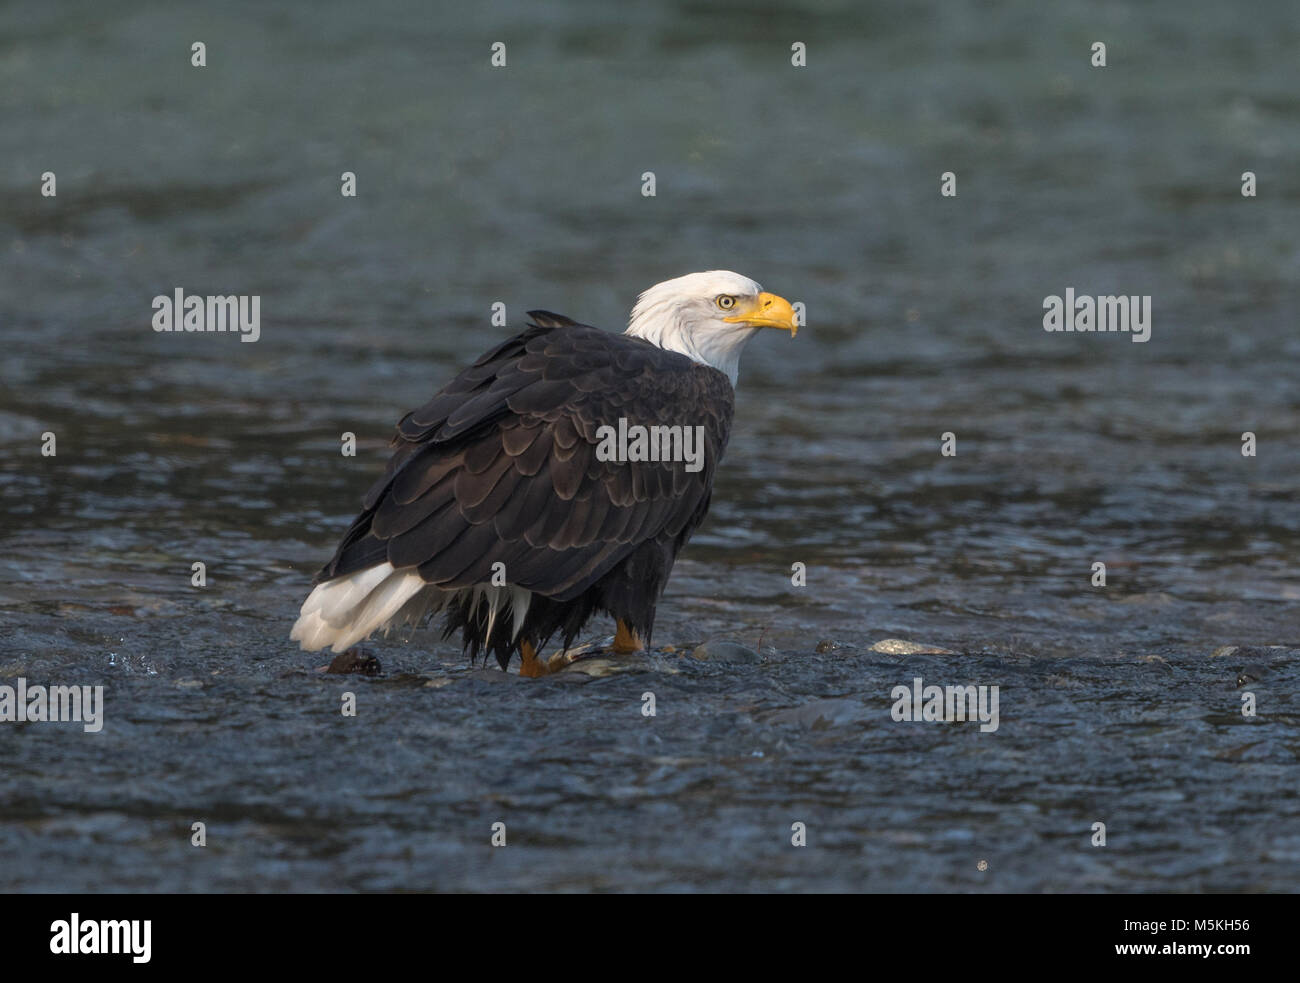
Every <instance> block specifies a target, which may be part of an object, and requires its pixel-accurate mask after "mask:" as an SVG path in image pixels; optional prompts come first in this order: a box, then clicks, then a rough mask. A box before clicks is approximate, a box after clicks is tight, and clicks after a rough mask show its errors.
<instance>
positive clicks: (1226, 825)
mask: <svg viewBox="0 0 1300 983" xmlns="http://www.w3.org/2000/svg"><path fill="white" fill-rule="evenodd" d="M1098 40H1100V41H1104V42H1105V43H1106V44H1107V60H1108V65H1107V67H1105V68H1093V67H1091V66H1090V64H1089V59H1090V49H1091V45H1092V43H1093V42H1094V41H1098ZM194 41H202V42H204V43H205V45H206V47H207V67H205V68H195V67H192V66H191V64H190V45H191V44H192V43H193V42H194ZM496 41H501V42H504V43H505V44H506V46H507V49H506V50H507V67H505V68H492V67H491V66H490V63H489V56H490V46H491V44H492V43H493V42H496ZM796 41H802V42H805V43H806V44H807V50H808V54H807V60H808V63H807V67H803V68H796V67H793V66H792V65H791V61H790V47H791V44H792V43H794V42H796ZM1298 49H1300V20H1298V19H1297V17H1296V12H1295V8H1294V5H1292V4H1289V3H1286V2H1272V3H1270V2H1261V3H1252V4H1250V5H1249V6H1248V7H1241V6H1238V5H1232V4H1215V3H1210V2H1195V3H1157V4H1123V3H1100V4H1098V3H1063V4H1052V5H1044V4H1037V3H1032V2H1005V3H994V2H987V3H969V4H939V3H928V2H925V3H916V2H907V3H905V2H895V3H881V4H872V5H870V7H869V8H864V7H863V5H860V4H854V3H850V2H842V3H832V2H827V3H813V2H806V3H798V2H795V3H783V4H761V3H760V4H754V3H725V2H724V3H699V2H679V3H665V4H662V5H647V6H636V7H632V6H630V5H615V4H601V3H596V2H571V3H548V4H526V3H522V2H511V3H505V2H497V3H482V4H473V5H469V4H466V5H463V6H457V5H450V4H428V3H414V2H377V3H372V4H365V5H354V4H341V3H324V4H322V3H285V4H273V5H272V4H261V3H222V4H203V5H200V4H174V3H134V4H122V5H117V4H113V5H104V4H97V3H89V2H87V3H78V2H66V3H63V4H59V5H41V4H34V3H11V4H7V5H4V6H2V7H0V119H2V120H3V124H4V125H3V126H0V149H2V150H3V152H2V153H0V257H2V259H0V264H2V265H0V382H2V384H3V388H2V389H0V454H2V455H3V456H2V457H0V547H2V549H0V677H3V679H0V682H12V680H13V679H15V678H17V677H19V676H22V677H25V678H27V679H28V681H29V682H32V683H37V682H51V683H81V682H85V683H102V684H104V685H105V686H106V687H107V700H108V707H107V723H106V726H105V730H104V732H103V733H102V734H99V735H84V734H82V733H81V731H80V728H77V727H75V726H73V725H50V724H13V723H10V724H4V725H0V774H2V775H3V784H2V786H0V856H3V858H4V863H3V864H0V870H2V871H3V874H0V887H4V888H5V889H9V890H58V889H68V890H80V889H92V890H99V889H125V890H148V889H155V890H177V891H184V890H284V889H298V890H340V889H376V890H426V889H452V890H496V889H556V888H558V889H572V890H590V889H599V890H659V889H663V890H701V889H728V890H751V889H781V890H808V889H817V890H860V889H868V890H954V889H956V890H1035V891H1036V890H1047V891H1051V890H1208V889H1213V890H1290V889H1294V887H1295V884H1296V880H1297V874H1300V823H1298V822H1297V819H1298V817H1300V803H1298V802H1297V795H1296V785H1295V778H1294V776H1295V766H1296V757H1297V754H1300V729H1298V728H1297V724H1298V722H1300V704H1298V703H1297V700H1296V697H1295V695H1294V694H1295V689H1296V686H1295V684H1296V681H1297V675H1298V674H1297V670H1296V667H1295V660H1294V659H1293V658H1292V657H1291V655H1289V654H1288V653H1291V652H1293V650H1294V649H1296V648H1300V630H1298V629H1297V611H1298V610H1300V604H1298V602H1300V574H1298V573H1297V570H1296V565H1295V556H1296V553H1297V546H1298V545H1300V509H1298V508H1297V505H1296V495H1295V490H1296V479H1297V469H1298V464H1300V386H1298V385H1297V377H1296V372H1295V369H1294V366H1295V363H1296V359H1297V357H1300V336H1298V335H1297V332H1296V289H1295V287H1296V282H1297V273H1300V247H1298V246H1297V241H1296V235H1295V230H1296V228H1297V204H1298V203H1300V172H1297V169H1296V167H1295V160H1296V157H1297V153H1300V128H1298V125H1297V124H1300V77H1298V76H1300V69H1298V63H1297V60H1296V57H1295V54H1296V51H1297V50H1298ZM1247 170H1251V171H1254V172H1255V173H1256V174H1257V176H1258V182H1259V195H1258V197H1256V198H1244V197H1242V195H1241V193H1240V186H1241V174H1242V172H1243V171H1247ZM45 171H53V172H55V173H56V175H57V182H58V184H57V188H58V194H57V197H54V198H45V197H42V196H41V195H40V193H39V188H40V175H41V174H42V172H45ZM344 171H352V172H355V174H356V175H357V190H358V194H357V197H355V198H344V197H342V196H340V194H339V177H340V174H341V173H342V172H344ZM645 171H653V172H654V173H655V176H656V182H657V194H656V196H655V197H653V198H645V197H643V196H642V195H641V183H642V179H641V175H642V174H643V172H645ZM945 171H952V172H954V173H955V174H956V175H957V189H958V194H957V196H956V197H955V198H945V197H942V196H941V195H940V194H939V182H940V175H941V174H942V173H943V172H945ZM713 268H729V269H736V270H738V271H740V272H742V273H745V274H747V275H750V276H752V277H754V278H755V279H757V280H759V281H760V282H761V283H762V284H763V285H764V287H765V288H767V289H769V290H772V291H775V292H777V293H780V294H782V295H784V296H786V297H789V298H790V299H791V300H798V301H802V302H803V303H804V304H806V306H807V311H808V324H807V328H806V330H804V331H801V332H800V335H799V337H798V339H796V340H795V341H793V342H791V341H790V340H789V339H787V338H778V337H760V338H758V339H757V340H756V341H755V342H754V343H753V344H751V346H750V347H749V349H748V350H747V352H746V355H745V359H744V361H743V363H742V369H741V382H740V389H739V392H738V400H737V423H736V426H735V428H734V431H733V437H732V441H731V446H730V449H729V451H728V457H727V460H726V462H725V466H724V468H723V470H722V473H721V476H720V478H719V480H718V485H717V489H716V492H715V497H714V503H715V504H714V507H713V511H712V513H711V516H710V518H709V520H708V521H707V522H706V524H705V526H704V527H703V529H702V530H701V531H700V533H699V534H698V535H697V536H696V538H695V540H694V542H693V543H692V545H691V546H690V547H689V548H688V550H687V551H686V552H685V553H684V555H683V557H682V559H681V561H680V562H679V564H678V566H677V569H676V571H675V572H674V576H673V579H672V580H671V581H670V583H669V586H668V592H667V595H666V597H665V600H664V603H663V605H661V608H660V615H659V621H658V624H657V627H656V638H655V641H656V643H658V644H661V645H672V646H676V647H678V649H679V651H678V652H675V653H667V652H665V653H661V654H658V655H655V656H653V657H652V658H650V659H649V660H646V661H645V662H643V663H638V664H635V665H634V666H632V667H631V668H630V669H629V671H625V672H618V673H614V674H613V675H609V676H606V677H597V676H590V675H583V674H579V673H573V674H570V673H566V674H563V675H562V676H561V677H557V678H555V679H548V680H544V681H541V682H539V683H531V682H527V681H519V680H517V679H514V678H508V677H505V676H502V675H501V674H499V673H498V674H494V671H488V672H484V671H481V670H476V669H471V668H470V667H469V666H467V665H466V663H465V660H464V659H463V658H462V657H461V655H460V653H459V651H458V649H457V648H456V647H455V646H454V644H452V643H447V642H442V641H441V640H440V639H439V638H438V636H437V635H436V634H435V633H433V632H425V633H421V634H417V635H416V636H414V638H413V639H411V640H409V641H405V642H404V641H400V640H391V641H387V642H384V641H381V642H377V643H376V644H375V645H373V646H371V649H372V650H373V651H374V652H375V654H376V655H377V656H378V657H379V658H380V660H381V661H382V662H383V664H384V668H385V674H384V676H382V677H380V678H378V679H374V680H368V679H360V678H356V679H353V678H348V679H340V678H339V677H322V676H319V675H317V674H316V673H315V672H314V671H313V670H314V669H315V668H316V667H317V666H319V665H320V664H322V663H323V662H324V661H325V660H324V659H322V658H320V657H319V656H312V655H307V654H304V653H302V652H300V651H299V650H298V649H297V647H296V645H294V644H292V643H290V642H289V641H288V639H287V634H288V630H289V627H290V625H291V624H292V622H293V619H294V617H295V615H296V611H297V607H298V605H299V604H300V603H301V600H302V597H303V596H304V594H305V592H306V589H307V586H308V582H309V579H310V577H311V575H312V574H313V573H314V571H315V569H316V568H317V567H318V566H319V564H320V563H321V562H322V561H323V560H324V559H326V558H327V556H328V554H329V552H330V551H331V550H332V548H333V546H334V544H335V542H336V541H337V538H338V537H339V535H340V534H341V533H342V531H343V530H344V529H345V528H346V526H347V523H348V522H349V521H350V519H351V517H352V516H353V514H354V513H355V510H356V507H357V504H358V500H359V497H360V495H361V494H362V493H363V491H364V490H365V488H366V487H367V486H368V484H369V482H370V480H371V479H372V477H373V475H374V474H375V473H376V472H377V471H378V470H379V469H380V468H381V467H382V462H383V461H384V459H385V457H386V452H385V448H386V442H387V439H388V437H389V435H390V433H391V426H392V424H393V423H395V422H396V420H397V419H399V418H400V416H401V415H402V414H403V413H404V412H405V411H406V410H407V409H409V408H411V407H413V406H415V405H418V404H419V403H420V402H422V401H423V400H424V399H426V398H427V397H428V395H429V394H431V393H432V392H433V391H434V390H436V389H437V388H438V387H439V386H441V385H442V383H443V382H445V381H446V379H447V378H448V377H449V376H450V375H451V374H452V373H453V372H454V371H455V369H456V367H457V366H459V365H462V364H464V363H466V362H467V361H470V360H472V359H473V358H474V357H476V356H477V355H478V354H479V353H480V352H482V351H483V350H485V349H486V348H487V347H489V345H491V344H492V343H493V342H494V341H495V340H496V339H498V338H499V337H501V336H502V334H503V333H505V331H504V329H501V328H493V327H492V326H491V325H490V323H489V314H490V309H491V305H492V304H493V303H495V302H498V301H500V302H503V303H505V304H506V305H507V310H508V312H509V321H510V330H513V329H518V328H519V327H521V326H522V323H523V317H524V311H526V310H527V309H529V308H534V307H543V308H548V309H551V310H555V311H561V312H564V313H567V314H569V315H570V316H573V317H575V318H577V319H579V320H583V321H586V322H588V323H593V324H598V325H601V326H605V327H608V328H611V329H616V330H621V329H622V327H623V326H624V325H625V323H626V316H627V311H628V309H629V308H630V306H631V304H632V302H633V300H634V299H635V296H636V294H637V292H639V291H640V290H642V289H644V288H645V287H646V286H649V285H650V284H652V283H654V282H657V281H659V280H663V279H666V278H669V277H672V276H677V275H680V274H682V273H685V272H689V271H693V270H699V269H713ZM176 287H182V288H184V290H185V291H187V292H188V293H195V294H257V295H260V297H261V312H262V329H261V338H260V340H259V341H258V342H257V343H256V344H241V343H240V342H239V341H238V339H237V338H236V337H234V336H230V335H193V334H171V335H169V334H158V333H155V332H154V331H153V330H151V328H150V319H151V316H152V309H151V306H150V304H151V300H152V298H153V297H154V296H155V295H157V294H170V293H171V292H172V291H173V290H174V289H175V288H176ZM1067 287H1074V288H1075V289H1076V290H1077V291H1078V292H1079V293H1088V294H1110V293H1123V294H1149V295H1151V296H1152V306H1153V311H1154V316H1153V330H1152V338H1151V340H1150V342H1149V343H1147V344H1134V343H1132V342H1131V341H1130V340H1129V338H1128V337H1127V336H1125V335H1118V334H1117V335H1106V336H1093V335H1074V334H1048V333H1046V332H1044V331H1043V329H1042V304H1043V299H1044V297H1046V296H1048V295H1051V294H1061V293H1063V292H1064V290H1065V289H1066V288H1067ZM45 431H53V432H54V433H55V434H56V435H57V440H58V455H57V457H55V458H45V457H42V456H41V454H40V444H41V440H40V435H41V434H42V433H43V432H45ZM344 431H352V432H354V433H356V434H357V436H358V439H359V450H358V454H357V456H356V457H355V458H344V457H342V456H340V454H339V452H338V448H339V435H340V434H341V433H342V432H344ZM945 431H951V432H953V433H955V434H956V435H957V448H958V453H957V455H956V456H955V457H943V456H941V455H940V454H939V443H940V435H941V434H942V433H944V432H945ZM1244 431H1252V432H1254V433H1256V434H1257V436H1258V441H1259V452H1258V456H1257V457H1254V458H1247V457H1243V456H1242V454H1241V451H1240V447H1241V434H1242V433H1243V432H1244ZM196 560H202V561H203V562H204V563H206V565H207V568H208V575H209V585H208V587H207V588H206V589H205V590H201V591H200V590H195V589H194V588H192V587H191V586H190V565H191V564H192V563H193V562H194V561H196ZM1097 561H1101V562H1105V563H1106V564H1107V566H1108V586H1107V588H1106V589H1105V590H1099V589H1096V588H1093V587H1092V586H1091V583H1090V574H1091V566H1092V564H1093V563H1094V562H1097ZM794 562H803V563H805V564H807V566H808V586H807V588H805V589H798V588H795V587H793V586H791V583H790V568H791V564H792V563H794ZM604 630H605V627H604V626H599V627H598V626H596V625H593V626H592V633H591V637H592V638H597V637H598V636H599V635H600V633H601V632H602V631H604ZM889 636H902V637H906V638H914V639H919V640H922V641H924V642H927V643H931V644H934V645H938V646H941V647H944V648H947V649H950V650H952V651H953V652H954V653H956V654H953V655H942V654H936V655H926V656H898V655H890V654H885V653H878V652H872V651H871V649H870V646H871V645H872V643H873V642H876V641H878V640H879V639H881V638H885V637H889ZM718 639H730V640H734V641H738V642H741V643H742V644H744V645H746V646H748V647H750V648H753V649H755V650H758V651H760V652H761V653H762V655H763V657H764V662H763V663H762V664H758V665H748V664H746V665H735V666H719V665H717V664H713V663H704V662H697V661H695V660H692V659H690V658H686V657H683V656H682V654H681V650H682V649H687V650H688V649H689V647H690V646H691V645H693V644H695V643H697V642H699V641H702V640H718ZM820 641H827V642H833V643H835V646H837V647H832V646H831V645H824V646H822V649H823V651H820V652H818V651H814V648H815V647H816V646H817V643H818V642H820ZM1222 645H1238V646H1270V645H1276V646H1283V648H1279V649H1265V648H1258V649H1255V650H1254V654H1250V652H1251V650H1248V649H1245V648H1243V649H1240V650H1239V653H1238V654H1228V655H1225V656H1222V657H1219V658H1211V657H1210V653H1211V652H1213V651H1214V650H1215V649H1216V648H1218V647H1219V646H1222ZM1247 663H1249V664H1250V666H1253V668H1251V670H1250V671H1249V672H1246V675H1247V676H1253V677H1256V678H1257V680H1258V681H1257V682H1254V683H1250V682H1249V681H1248V682H1247V683H1246V684H1244V685H1247V687H1248V688H1249V687H1251V686H1253V687H1254V688H1255V690H1257V694H1258V695H1259V698H1260V714H1259V716H1257V717H1256V718H1254V719H1246V718H1243V717H1242V716H1241V714H1240V713H1239V707H1240V692H1239V691H1240V689H1241V688H1242V687H1241V685H1239V682H1240V680H1239V677H1240V676H1241V673H1242V672H1243V671H1244V670H1245V669H1246V668H1248V666H1247ZM916 675H924V676H925V677H926V679H927V682H930V681H933V682H938V683H940V684H945V683H954V684H955V683H965V682H978V683H985V684H999V685H1001V686H1002V687H1003V693H1002V717H1003V723H1002V727H1001V729H1000V730H999V732H998V733H996V734H991V735H990V734H979V733H978V730H977V729H975V728H966V729H962V727H961V726H960V725H954V726H951V727H948V726H940V725H928V726H925V725H919V724H898V723H894V722H893V721H892V720H891V719H890V718H889V712H888V711H889V706H890V703H891V701H890V699H889V692H890V690H891V688H892V687H893V686H894V685H897V684H899V683H904V684H907V683H910V680H911V679H912V678H913V677H914V676H916ZM344 689H354V690H356V691H358V693H359V695H360V698H361V707H362V712H361V714H360V716H359V717H358V718H357V719H356V720H351V721H342V720H341V719H340V717H339V715H338V699H339V693H340V692H342V691H343V690H344ZM647 689H653V690H654V691H655V692H656V693H657V694H658V696H659V706H660V715H659V716H658V717H657V718H654V719H653V720H647V719H646V718H643V717H641V715H640V712H639V711H640V705H641V704H640V698H641V694H642V692H643V691H645V690H647ZM827 701H829V702H827ZM1247 731H1249V732H1247ZM196 819H202V820H205V821H207V822H209V824H210V826H211V828H212V830H213V832H212V833H211V834H210V846H209V847H208V848H207V849H206V850H205V851H197V850H195V849H194V848H192V847H190V846H189V845H188V843H189V825H190V823H191V822H192V821H194V820H196ZM498 819H499V820H501V821H505V822H507V824H508V826H509V827H510V829H511V830H512V831H513V834H512V839H511V841H510V842H511V844H512V846H516V847H520V848H521V849H514V850H509V849H508V850H504V851H501V850H497V851H493V850H491V849H490V848H489V847H488V846H487V843H488V836H489V827H490V824H491V823H492V822H495V821H497V820H498ZM1097 820H1108V821H1110V822H1111V824H1112V830H1114V829H1115V828H1118V829H1120V830H1122V835H1117V834H1115V833H1114V832H1113V831H1112V836H1111V841H1110V845H1109V846H1108V847H1107V848H1106V849H1104V850H1100V849H1096V848H1093V847H1091V846H1090V845H1089V840H1088V838H1089V835H1090V827H1091V824H1092V823H1093V822H1094V821H1097ZM793 821H805V822H808V823H809V826H810V836H809V839H810V847H809V848H806V849H804V850H796V849H795V848H792V847H790V846H789V836H790V833H789V827H790V824H791V822H793ZM979 859H987V860H988V861H989V870H988V871H986V872H977V869H976V863H977V861H978V860H979Z"/></svg>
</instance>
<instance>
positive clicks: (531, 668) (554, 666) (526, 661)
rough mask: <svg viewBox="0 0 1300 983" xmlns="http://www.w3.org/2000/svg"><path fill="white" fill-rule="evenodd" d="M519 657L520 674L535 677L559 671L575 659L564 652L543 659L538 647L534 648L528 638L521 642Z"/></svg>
mask: <svg viewBox="0 0 1300 983" xmlns="http://www.w3.org/2000/svg"><path fill="white" fill-rule="evenodd" d="M519 659H520V662H519V675H521V676H529V677H532V678H534V679H536V678H537V677H538V676H549V675H550V674H551V673H553V672H559V671H560V670H561V669H563V668H564V667H565V666H567V665H568V664H569V663H570V662H572V661H573V660H572V659H571V658H569V657H568V656H567V655H566V654H565V653H564V652H558V653H556V654H555V655H554V656H552V657H551V658H550V659H543V658H542V657H541V656H539V655H538V654H537V649H535V648H533V643H532V642H530V641H528V640H527V639H524V640H522V641H520V643H519Z"/></svg>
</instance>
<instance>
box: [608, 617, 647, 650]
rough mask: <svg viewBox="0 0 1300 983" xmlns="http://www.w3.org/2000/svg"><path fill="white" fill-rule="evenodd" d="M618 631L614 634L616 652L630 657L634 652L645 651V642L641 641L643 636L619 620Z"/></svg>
mask: <svg viewBox="0 0 1300 983" xmlns="http://www.w3.org/2000/svg"><path fill="white" fill-rule="evenodd" d="M617 620H618V629H617V630H616V631H615V632H614V651H615V652H617V653H618V654H619V655H630V654H631V653H633V652H643V651H645V642H643V641H641V636H640V635H638V634H637V633H636V632H635V631H633V630H632V629H631V628H629V627H628V626H627V625H625V624H624V623H623V619H622V618H619V619H617Z"/></svg>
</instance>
